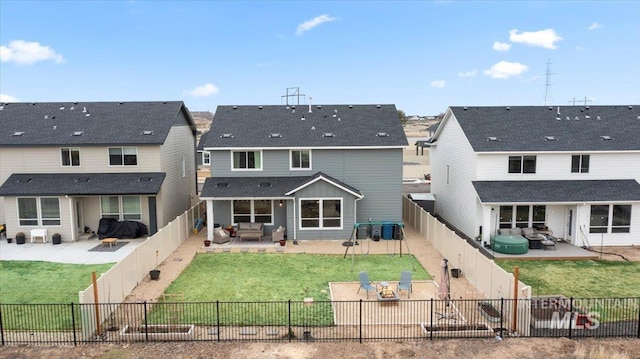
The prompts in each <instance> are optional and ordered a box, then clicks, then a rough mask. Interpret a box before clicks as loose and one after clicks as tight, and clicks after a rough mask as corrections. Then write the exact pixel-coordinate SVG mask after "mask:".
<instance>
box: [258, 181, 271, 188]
mask: <svg viewBox="0 0 640 359" xmlns="http://www.w3.org/2000/svg"><path fill="white" fill-rule="evenodd" d="M258 187H271V182H260V184H259V185H258Z"/></svg>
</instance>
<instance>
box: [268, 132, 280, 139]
mask: <svg viewBox="0 0 640 359" xmlns="http://www.w3.org/2000/svg"><path fill="white" fill-rule="evenodd" d="M269 137H270V138H280V137H282V135H281V134H279V133H272V134H270V135H269Z"/></svg>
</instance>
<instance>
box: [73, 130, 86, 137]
mask: <svg viewBox="0 0 640 359" xmlns="http://www.w3.org/2000/svg"><path fill="white" fill-rule="evenodd" d="M83 133H84V132H82V131H73V136H82V134H83Z"/></svg>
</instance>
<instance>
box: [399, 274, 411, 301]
mask: <svg viewBox="0 0 640 359" xmlns="http://www.w3.org/2000/svg"><path fill="white" fill-rule="evenodd" d="M412 275H413V272H410V271H406V270H405V271H402V273H400V281H399V282H398V295H400V291H401V290H406V291H407V298H410V297H411V292H413V285H412V284H411V276H412Z"/></svg>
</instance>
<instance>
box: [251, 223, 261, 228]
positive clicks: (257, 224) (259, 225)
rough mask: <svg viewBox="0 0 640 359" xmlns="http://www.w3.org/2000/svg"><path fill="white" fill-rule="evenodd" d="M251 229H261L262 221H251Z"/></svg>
mask: <svg viewBox="0 0 640 359" xmlns="http://www.w3.org/2000/svg"><path fill="white" fill-rule="evenodd" d="M251 229H262V223H251Z"/></svg>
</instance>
